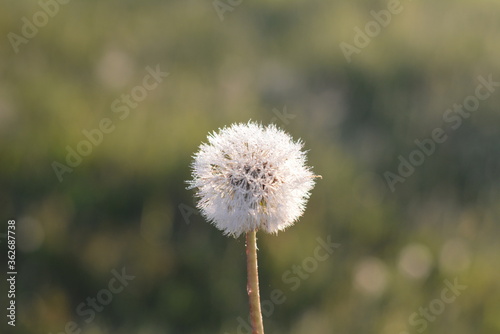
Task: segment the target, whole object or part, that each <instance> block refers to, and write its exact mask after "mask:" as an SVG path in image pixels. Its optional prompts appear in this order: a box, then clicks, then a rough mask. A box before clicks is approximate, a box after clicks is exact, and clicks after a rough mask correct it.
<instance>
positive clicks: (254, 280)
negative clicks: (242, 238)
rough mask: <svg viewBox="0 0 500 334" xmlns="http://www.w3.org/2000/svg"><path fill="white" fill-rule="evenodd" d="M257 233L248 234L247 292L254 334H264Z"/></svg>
mask: <svg viewBox="0 0 500 334" xmlns="http://www.w3.org/2000/svg"><path fill="white" fill-rule="evenodd" d="M256 233H257V231H256V230H253V231H249V232H247V235H246V238H247V240H246V241H247V245H246V246H247V275H248V278H247V279H248V283H247V292H248V300H249V302H250V319H251V323H252V334H264V325H263V324H262V312H261V310H260V293H259V271H258V269H257V237H256V236H255V235H256Z"/></svg>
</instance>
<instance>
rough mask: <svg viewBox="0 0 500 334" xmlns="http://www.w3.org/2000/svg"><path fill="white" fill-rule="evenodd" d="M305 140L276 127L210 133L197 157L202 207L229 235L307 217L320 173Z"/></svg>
mask: <svg viewBox="0 0 500 334" xmlns="http://www.w3.org/2000/svg"><path fill="white" fill-rule="evenodd" d="M302 146H303V143H302V142H301V141H300V140H299V141H297V142H294V141H293V139H292V137H290V136H289V135H288V134H286V133H285V132H284V131H282V130H281V129H278V128H277V127H276V126H275V125H269V126H266V127H265V126H262V125H260V124H257V123H253V122H248V123H247V124H233V125H231V126H230V127H226V128H223V129H221V130H219V132H218V133H212V134H210V135H209V136H208V144H205V143H203V144H202V145H201V146H200V149H199V151H198V152H197V153H196V154H195V155H194V161H193V163H192V165H191V167H192V177H193V180H191V181H188V183H189V185H190V186H189V187H188V189H193V188H196V189H197V193H196V196H197V197H198V198H199V201H198V204H197V207H198V209H200V210H201V213H202V214H203V216H204V217H205V218H206V219H207V220H208V221H210V222H211V223H213V224H214V225H215V226H216V227H217V228H218V229H220V230H222V231H223V232H224V234H226V235H232V236H234V237H238V236H239V235H241V234H242V233H246V232H248V231H252V230H254V229H262V230H264V231H266V232H268V233H277V232H278V231H281V230H284V229H285V228H287V227H288V226H291V225H293V223H294V222H295V221H296V220H297V219H298V218H299V217H300V216H301V215H302V213H303V212H304V209H305V205H306V202H307V199H308V198H309V195H310V193H309V192H310V190H311V189H312V188H313V187H314V178H315V176H314V175H313V173H312V172H311V170H310V168H309V167H307V166H306V165H305V163H306V155H305V153H304V152H303V151H302Z"/></svg>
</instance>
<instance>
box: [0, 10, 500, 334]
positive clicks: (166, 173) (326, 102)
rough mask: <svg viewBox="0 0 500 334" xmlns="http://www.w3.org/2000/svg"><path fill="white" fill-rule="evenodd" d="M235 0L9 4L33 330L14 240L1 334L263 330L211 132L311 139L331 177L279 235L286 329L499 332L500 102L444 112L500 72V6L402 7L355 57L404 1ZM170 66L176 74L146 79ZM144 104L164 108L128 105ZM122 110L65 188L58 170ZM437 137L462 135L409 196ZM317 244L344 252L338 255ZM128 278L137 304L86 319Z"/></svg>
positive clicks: (8, 167) (7, 191)
mask: <svg viewBox="0 0 500 334" xmlns="http://www.w3.org/2000/svg"><path fill="white" fill-rule="evenodd" d="M54 4H57V6H56V5H54ZM216 4H218V6H219V7H218V8H219V11H220V13H218V12H217V10H216V8H215V7H214V3H212V2H211V1H210V0H206V1H192V0H190V1H141V2H139V1H130V0H129V1H93V0H88V1H70V2H69V3H67V4H64V3H60V4H59V3H56V2H54V1H52V2H51V1H48V0H46V1H42V2H41V3H39V2H37V1H2V3H1V4H0V9H1V10H0V35H1V36H4V37H3V38H2V44H1V48H0V60H1V62H0V71H1V77H0V159H1V162H0V210H1V211H0V212H1V219H2V225H1V226H2V229H1V230H0V233H6V231H7V220H8V219H15V220H16V222H17V230H16V231H17V253H16V254H17V267H18V268H17V271H18V276H17V285H16V305H17V323H16V327H15V328H12V327H11V326H7V324H6V322H7V320H6V317H5V315H6V312H7V311H6V307H7V298H6V291H7V290H8V286H7V283H6V278H5V277H6V265H7V248H6V239H5V234H3V235H0V241H1V244H0V248H1V250H2V255H1V258H2V260H1V263H2V270H1V273H0V289H1V294H2V298H1V309H2V310H4V311H2V315H1V318H2V319H3V320H2V323H1V324H0V328H2V329H1V330H0V332H1V333H23V334H25V333H26V334H31V333H54V334H55V333H61V332H65V331H66V332H67V333H70V332H74V333H85V334H101V333H124V334H125V333H139V334H156V333H200V334H201V333H248V329H247V328H246V326H245V325H242V322H241V319H246V318H247V316H248V305H247V298H246V267H245V251H244V238H243V237H242V238H239V239H233V238H227V237H224V236H223V235H222V233H221V232H220V231H218V230H217V229H216V228H214V227H213V226H211V225H210V224H208V223H207V222H206V221H205V220H204V219H203V218H202V217H201V216H200V215H199V214H198V213H197V211H196V210H194V209H193V208H194V207H195V202H194V199H193V194H194V192H193V191H188V190H186V189H185V187H186V184H185V181H184V180H187V179H189V178H190V169H189V164H190V162H191V156H192V154H193V153H194V152H195V151H196V150H197V148H198V146H199V145H200V143H201V142H203V141H205V140H206V136H207V134H208V133H209V132H211V131H213V130H216V129H218V128H220V127H223V126H225V125H229V124H231V123H233V122H247V121H248V120H249V119H252V120H255V121H259V122H262V123H263V124H268V123H271V122H274V123H276V124H277V125H278V126H280V127H281V128H283V129H284V130H285V131H287V132H289V133H290V134H291V135H292V136H293V137H294V138H296V139H298V138H302V139H303V140H304V141H305V149H307V150H309V153H308V157H309V164H310V165H312V166H314V172H315V173H316V174H320V175H322V176H323V179H321V180H318V182H317V185H316V187H315V189H314V190H313V192H312V196H311V198H310V201H309V203H308V207H307V210H306V212H305V214H304V216H303V217H302V218H301V219H300V221H299V222H298V223H296V225H295V226H293V227H292V228H290V229H288V230H287V231H285V232H282V233H280V234H279V235H277V236H273V235H265V234H262V233H259V235H258V238H259V240H258V243H259V264H260V268H259V270H260V282H261V296H262V299H263V300H269V299H270V294H271V292H272V291H273V290H275V289H278V290H280V291H282V293H283V295H284V297H283V298H285V300H284V301H283V302H282V303H280V304H279V305H278V304H274V305H272V304H271V305H272V308H270V306H269V303H267V304H266V305H267V306H266V307H267V309H266V311H265V313H267V317H265V319H264V326H265V328H266V333H276V334H278V333H280V334H281V333H292V334H306V333H307V334H309V333H356V334H357V333H381V334H401V333H424V332H425V333H429V334H430V333H456V334H462V333H464V334H465V333H485V334H488V333H499V332H500V290H499V284H498V282H499V279H500V267H499V266H498V256H499V252H500V245H499V243H498V241H497V239H498V235H499V232H500V228H499V216H500V175H499V171H500V155H499V152H500V131H499V125H500V113H499V108H498V106H499V102H500V89H499V91H494V92H492V93H491V96H490V97H489V98H488V99H486V100H484V101H480V105H479V107H478V109H477V111H474V112H472V113H471V114H470V116H468V117H467V118H466V117H463V118H462V119H461V120H462V122H461V124H460V126H459V127H458V128H457V129H453V128H452V127H451V126H450V125H451V124H452V123H447V122H446V121H445V120H444V119H443V116H444V115H445V113H446V110H447V109H449V108H453V105H454V104H463V103H464V101H465V99H466V98H467V97H468V96H472V95H474V93H475V91H476V89H477V87H478V86H480V81H479V80H478V78H479V76H483V77H484V78H488V76H489V75H491V76H492V78H493V81H500V71H499V70H500V63H499V59H500V44H499V41H500V4H499V3H498V2H497V1H486V0H479V1H466V0H462V1H458V0H457V1H451V0H449V1H446V0H445V1H430V0H419V1H403V2H401V4H400V5H399V6H400V7H398V8H399V9H400V11H399V12H398V13H397V14H393V15H391V17H390V22H388V24H386V26H385V27H382V26H380V25H379V27H380V29H379V30H380V31H379V32H377V30H376V29H375V30H372V31H371V35H372V36H373V37H372V38H370V40H369V43H367V44H368V45H367V46H366V47H363V48H360V49H359V50H358V51H359V52H358V53H354V54H352V55H351V59H350V60H351V61H350V62H349V61H348V60H347V59H346V57H345V56H344V54H343V52H342V50H341V48H340V44H341V43H342V42H344V43H349V44H351V45H355V44H354V43H355V36H356V27H359V28H360V29H364V28H365V25H366V24H368V23H369V22H370V21H373V20H374V17H373V15H372V14H370V11H376V12H377V13H380V11H381V10H386V11H387V10H388V8H389V6H390V5H389V3H388V2H386V1H367V0H366V1H362V0H357V1H347V0H346V1H271V0H267V1H260V0H257V1H240V2H238V1H232V2H229V1H222V0H221V1H220V2H218V3H216ZM43 8H45V9H43ZM40 12H41V13H42V14H40ZM44 13H45V14H44ZM47 13H48V14H47ZM49 14H51V15H49ZM219 14H220V15H219ZM23 18H26V19H25V20H23ZM221 18H222V19H221ZM45 19H46V20H45ZM34 20H35V22H38V23H37V24H38V25H39V27H38V28H37V27H36V26H35V29H36V30H35V31H34V30H33V29H31V30H30V28H29V27H28V25H29V24H31V23H33V22H34ZM26 22H28V23H26ZM29 22H31V23H29ZM25 25H26V27H24V26H25ZM23 27H24V28H23ZM373 27H375V28H376V25H373V24H372V28H373ZM23 30H24V34H25V35H26V34H27V35H28V36H31V37H29V38H26V37H23ZM13 34H15V36H14V35H13ZM16 36H17V37H16ZM359 38H360V37H359V36H358V39H359ZM361 39H362V38H361ZM12 41H15V42H14V43H13V42H12ZM358 42H359V41H358ZM365 42H366V40H365ZM16 51H17V52H16ZM157 66H159V68H160V69H161V71H163V72H168V73H169V75H168V77H165V78H164V79H163V80H162V82H160V83H158V84H157V85H156V87H155V88H154V89H151V90H149V91H147V90H141V88H137V87H138V86H140V85H142V84H143V80H144V78H146V76H147V75H148V73H149V72H148V70H147V68H148V67H149V68H150V69H155V68H156V67H157ZM152 82H153V81H150V83H152ZM131 92H135V94H136V96H140V93H144V92H147V94H146V95H147V96H141V101H139V102H137V106H135V104H133V102H132V103H131V105H134V106H135V107H134V108H132V107H130V108H129V107H124V106H125V104H123V102H120V103H121V104H120V106H121V107H122V109H121V110H122V111H121V112H115V111H116V107H117V105H115V108H114V109H115V110H113V107H112V105H113V103H114V102H115V100H116V99H118V100H119V101H120V99H121V98H122V96H123V95H126V94H130V93H131ZM137 94H139V95H137ZM142 98H143V99H142ZM123 108H124V109H123ZM127 109H128V114H127V112H126V110H127ZM453 115H454V116H455V117H456V116H457V115H458V114H453ZM120 117H122V118H123V119H120ZM103 119H110V122H112V125H113V130H112V131H111V132H110V133H103V134H102V138H101V140H98V139H99V136H98V135H96V136H97V137H95V138H97V139H96V142H97V143H98V144H97V145H92V146H91V147H90V150H91V152H90V153H89V154H88V155H87V156H83V157H81V162H79V163H78V164H76V163H75V164H76V166H75V167H74V168H73V167H72V168H71V172H69V169H68V170H66V171H67V172H66V173H63V175H62V181H61V182H60V181H59V179H58V177H57V175H56V173H55V171H54V168H53V164H54V162H57V163H60V164H65V165H66V164H67V162H66V156H67V154H68V151H67V150H68V147H69V148H70V149H73V150H77V146H78V145H79V143H81V142H82V141H83V140H86V137H85V136H84V134H83V133H82V131H84V130H87V131H92V130H94V129H97V128H98V127H99V126H100V123H101V122H102V120H103ZM436 128H442V129H444V131H445V132H446V135H447V140H446V141H445V142H444V143H442V144H436V148H435V152H434V153H433V154H431V155H430V156H426V157H425V161H424V162H423V164H422V165H421V166H417V167H416V168H415V171H414V172H413V174H412V175H411V176H409V177H408V178H406V180H405V182H404V183H402V182H398V183H396V184H395V187H394V188H395V189H394V191H391V190H390V188H389V186H388V184H387V182H386V180H385V177H384V173H385V172H387V171H390V172H392V173H397V169H398V165H399V160H398V157H399V156H400V155H401V156H402V157H404V158H405V159H408V157H409V155H410V153H411V152H413V151H414V150H415V149H417V148H418V147H417V146H416V144H415V143H414V141H415V140H416V139H418V140H423V139H425V138H430V137H431V134H432V131H433V130H434V129H436ZM93 133H95V132H93ZM81 145H84V144H81ZM80 149H82V150H85V149H87V150H89V148H88V147H84V146H81V147H80ZM68 168H69V167H68ZM317 238H321V239H322V240H325V241H326V240H327V238H330V240H331V241H332V242H335V243H338V244H340V246H339V247H338V248H336V249H335V251H334V252H333V254H331V256H329V257H328V259H327V260H325V261H322V262H318V261H316V262H315V261H314V260H313V259H312V258H311V257H312V256H313V255H314V251H315V249H316V247H317V246H318V245H319V244H318V241H317ZM308 258H309V259H308ZM294 266H301V268H304V266H306V268H309V271H310V272H308V273H306V272H304V271H302V272H301V273H300V274H299V273H298V272H296V273H294V272H293V268H297V267H294ZM124 267H125V270H126V273H127V274H128V275H132V276H135V278H134V279H133V280H131V281H130V282H129V284H128V285H127V286H126V287H124V289H123V291H121V292H120V293H116V294H113V295H112V300H111V301H109V303H108V304H106V305H104V306H102V305H101V306H99V308H98V309H99V312H95V316H94V318H93V319H92V321H90V318H91V317H90V315H89V313H87V314H86V315H84V316H82V315H81V314H79V313H78V312H77V309H78V307H79V306H81V303H86V301H87V298H89V297H90V298H96V296H97V297H101V300H102V298H107V297H109V295H106V291H104V292H101V291H103V290H102V289H106V288H107V287H108V284H109V283H110V280H111V279H112V278H113V277H114V276H113V273H112V271H113V270H115V271H117V272H121V271H122V268H124ZM291 278H293V279H294V282H295V283H294V284H291V283H290V282H289V281H288V280H289V279H291ZM297 282H298V283H300V286H297V284H298V283H297ZM446 282H448V283H446ZM454 282H458V283H459V284H460V285H461V286H466V288H463V289H462V290H460V292H458V293H459V295H456V296H455V297H456V298H454V300H453V301H452V302H450V303H448V302H446V303H444V302H443V297H442V292H443V290H444V289H446V288H447V286H448V285H447V284H449V283H451V284H453V283H454ZM292 288H296V289H295V290H293V289H292ZM448 292H449V291H448ZM99 293H101V294H100V295H99ZM451 295H452V294H449V295H447V296H451ZM85 307H86V308H90V307H88V306H85ZM425 309H428V310H427V311H425ZM80 311H81V309H80ZM4 312H5V314H4ZM421 312H427V315H424V313H421ZM80 313H81V312H80ZM265 315H266V314H265ZM238 317H242V318H241V319H240V320H238ZM71 321H73V322H75V324H76V325H75V326H76V327H74V326H73V325H71V323H70V322H71ZM68 323H69V324H70V325H69V326H67V324H68ZM65 328H66V329H65ZM68 328H69V330H67V329H68ZM79 331H81V332H79Z"/></svg>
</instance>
